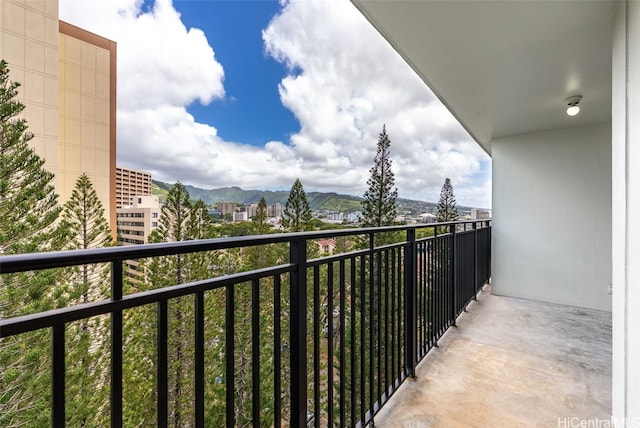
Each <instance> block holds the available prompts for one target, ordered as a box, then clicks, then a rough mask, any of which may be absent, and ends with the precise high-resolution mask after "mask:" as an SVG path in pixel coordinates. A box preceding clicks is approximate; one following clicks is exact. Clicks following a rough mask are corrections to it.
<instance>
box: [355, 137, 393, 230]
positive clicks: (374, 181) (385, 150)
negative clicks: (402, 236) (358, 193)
mask: <svg viewBox="0 0 640 428" xmlns="http://www.w3.org/2000/svg"><path fill="white" fill-rule="evenodd" d="M390 146H391V140H389V137H388V136H387V130H386V126H384V125H383V126H382V132H381V133H380V135H379V136H378V149H377V152H376V156H375V158H374V160H373V162H374V165H373V166H372V167H371V169H370V170H369V172H370V173H371V177H370V178H369V179H368V180H367V186H369V187H368V189H367V190H366V192H364V200H363V201H362V208H363V213H362V218H363V225H364V226H374V227H380V226H388V225H391V224H393V222H394V220H395V218H396V214H397V206H396V199H397V198H398V189H396V188H395V176H394V174H393V171H392V170H391V159H390V157H389V156H390Z"/></svg>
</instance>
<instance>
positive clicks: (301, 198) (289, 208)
mask: <svg viewBox="0 0 640 428" xmlns="http://www.w3.org/2000/svg"><path fill="white" fill-rule="evenodd" d="M310 222H311V208H310V207H309V201H308V200H307V195H306V193H305V192H304V188H303V187H302V182H300V179H299V178H296V181H295V182H294V183H293V186H291V191H290V192H289V198H288V199H287V203H286V205H285V207H284V212H283V213H282V227H284V228H285V229H287V230H288V231H290V232H302V231H305V230H309V223H310Z"/></svg>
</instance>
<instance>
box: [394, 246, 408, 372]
mask: <svg viewBox="0 0 640 428" xmlns="http://www.w3.org/2000/svg"><path fill="white" fill-rule="evenodd" d="M403 251H404V249H400V250H399V252H398V260H397V263H398V264H397V268H396V271H397V273H398V278H397V281H396V289H397V290H398V302H397V305H398V306H397V308H398V312H397V320H398V331H397V332H396V336H397V337H398V372H397V378H398V379H399V380H401V379H402V373H404V372H405V370H406V367H404V366H403V364H404V354H403V353H402V350H403V349H404V342H405V341H406V338H405V337H404V334H403V331H404V324H403V319H404V306H403V304H402V299H403V290H404V282H403V276H402V275H403V271H402V266H403V264H404V258H405V257H406V254H405V253H403ZM405 303H406V302H405ZM398 383H400V382H398Z"/></svg>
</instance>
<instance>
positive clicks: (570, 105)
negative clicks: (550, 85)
mask: <svg viewBox="0 0 640 428" xmlns="http://www.w3.org/2000/svg"><path fill="white" fill-rule="evenodd" d="M581 99H582V95H574V96H572V97H569V98H567V114H568V115H569V116H575V115H576V114H578V113H580V106H579V105H578V104H580V100H581Z"/></svg>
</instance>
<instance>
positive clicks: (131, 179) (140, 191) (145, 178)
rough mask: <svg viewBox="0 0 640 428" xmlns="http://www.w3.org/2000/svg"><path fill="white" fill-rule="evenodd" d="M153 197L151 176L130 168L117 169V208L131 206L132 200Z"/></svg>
mask: <svg viewBox="0 0 640 428" xmlns="http://www.w3.org/2000/svg"><path fill="white" fill-rule="evenodd" d="M137 195H151V174H150V173H148V172H145V171H136V170H135V169H129V168H120V167H117V168H116V208H122V207H123V206H125V205H131V198H132V197H134V196H137Z"/></svg>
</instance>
